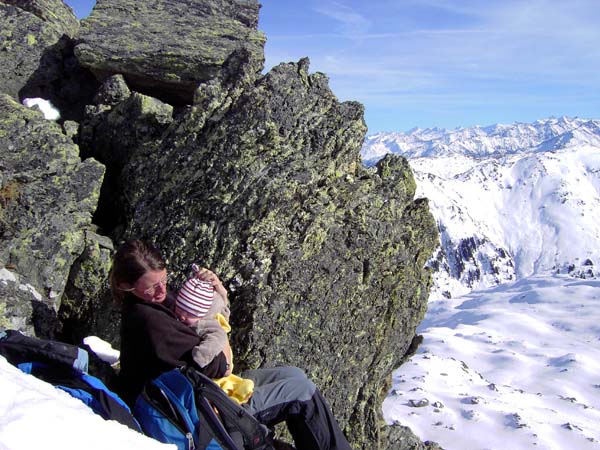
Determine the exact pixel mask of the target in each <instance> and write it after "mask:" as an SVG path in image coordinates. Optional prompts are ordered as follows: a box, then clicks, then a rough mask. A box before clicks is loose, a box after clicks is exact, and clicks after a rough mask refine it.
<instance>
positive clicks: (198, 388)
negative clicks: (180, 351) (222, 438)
mask: <svg viewBox="0 0 600 450" xmlns="http://www.w3.org/2000/svg"><path fill="white" fill-rule="evenodd" d="M181 371H182V373H183V374H184V375H185V376H186V377H187V378H188V379H189V380H190V382H191V383H192V386H194V391H195V393H196V406H197V408H198V411H199V413H201V414H202V415H203V416H204V417H205V418H206V420H207V422H208V423H209V425H210V424H211V422H213V421H216V423H214V424H212V425H211V428H213V427H214V428H215V429H213V432H214V433H216V432H217V431H218V430H217V429H218V427H224V428H225V432H226V435H227V436H229V439H231V436H235V435H236V434H237V433H238V432H239V433H240V434H241V438H242V439H241V441H242V442H241V443H242V445H243V448H244V449H246V450H263V449H264V450H266V449H272V448H273V446H272V441H271V433H270V430H269V429H268V428H267V427H266V426H265V425H263V424H261V423H260V422H259V421H258V420H257V419H256V418H255V417H254V416H253V415H252V414H250V413H249V412H248V411H247V410H246V409H244V408H243V407H241V406H240V405H238V404H237V403H235V402H234V401H232V400H231V399H230V398H229V397H228V396H227V394H225V392H223V390H222V389H221V388H220V387H219V385H217V384H216V383H215V382H213V381H212V380H211V379H210V378H208V377H206V376H205V375H203V374H202V373H200V372H198V371H197V370H196V369H194V368H193V367H190V366H188V367H183V368H182V369H181ZM213 408H215V409H216V410H217V412H218V416H217V415H216V414H215V412H214V409H213ZM219 434H221V433H219ZM231 440H232V439H231ZM225 443H226V444H227V442H225ZM233 445H234V447H233V448H239V444H235V443H233Z"/></svg>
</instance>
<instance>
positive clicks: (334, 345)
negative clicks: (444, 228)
mask: <svg viewBox="0 0 600 450" xmlns="http://www.w3.org/2000/svg"><path fill="white" fill-rule="evenodd" d="M211 92H213V94H215V96H214V97H213V98H218V99H219V101H218V103H219V104H221V105H223V104H227V105H228V107H227V109H226V112H225V113H224V112H223V110H219V108H218V107H216V108H213V111H215V112H216V111H219V112H218V113H215V114H216V117H217V119H215V118H214V117H212V116H211V115H210V114H209V115H208V116H207V114H206V109H205V108H199V107H195V108H192V109H191V110H190V111H189V112H188V113H187V115H185V116H184V117H182V118H181V119H180V120H179V121H178V122H176V123H174V124H173V125H172V126H171V127H170V128H169V130H168V132H167V133H166V134H165V135H164V136H163V137H162V142H161V145H160V147H159V148H157V149H155V150H154V151H153V152H147V153H143V154H138V155H136V156H134V157H133V158H132V159H131V160H130V161H129V162H128V164H126V165H125V167H124V169H123V187H124V192H125V196H126V197H127V198H128V199H135V200H134V201H133V202H132V204H131V207H132V213H131V215H130V221H129V223H128V224H127V227H126V233H125V235H124V236H121V237H148V238H151V239H152V240H154V241H155V242H157V243H158V245H159V246H160V247H161V248H162V249H163V251H164V252H165V253H166V255H167V256H168V258H169V262H170V264H171V266H172V267H173V268H174V269H175V272H176V273H177V272H183V271H185V270H186V269H187V267H188V266H189V264H190V263H191V262H194V261H195V262H200V263H201V264H204V265H206V266H209V267H212V268H214V269H215V270H216V271H217V272H218V273H219V274H220V275H221V276H222V277H223V279H224V280H225V282H226V284H227V286H228V287H229V289H230V290H231V291H232V295H231V299H232V308H233V314H232V317H233V325H234V334H233V340H234V348H235V349H236V352H237V355H236V358H237V361H238V363H237V366H238V367H239V368H240V370H241V369H243V368H245V367H248V368H256V367H264V366H272V365H281V364H291V365H298V366H301V367H302V368H304V369H305V370H306V371H307V372H308V374H309V375H310V376H311V378H312V379H314V380H315V381H316V382H317V384H318V385H319V386H320V387H321V388H322V390H323V392H324V393H325V396H326V397H327V398H328V399H329V401H330V402H331V404H332V407H333V409H334V411H335V413H336V416H337V417H338V419H339V420H340V423H341V424H342V426H343V427H344V428H345V430H346V433H347V434H348V436H349V437H350V439H351V441H352V442H354V443H355V444H356V445H357V448H359V447H360V446H363V447H362V448H377V447H378V446H379V445H382V439H384V437H383V435H381V434H380V431H381V429H382V422H383V420H382V417H381V412H380V405H381V402H382V395H385V394H384V392H385V391H386V378H387V376H388V374H389V373H390V372H391V371H392V369H394V368H395V367H397V365H399V363H400V361H401V360H402V357H403V356H404V353H405V352H406V351H407V349H408V348H409V346H410V344H411V342H412V339H413V337H414V335H415V329H416V326H417V325H418V323H419V322H420V320H421V319H422V318H423V316H424V313H425V309H426V301H427V293H428V289H429V283H430V278H429V273H428V272H427V270H426V269H424V266H425V262H426V261H427V259H428V258H429V256H430V255H431V253H432V251H433V248H434V247H435V245H436V242H437V241H436V240H437V232H436V228H435V222H434V220H433V218H432V216H431V214H430V213H429V208H428V205H427V202H426V201H423V200H418V201H415V200H414V199H413V198H414V193H415V182H414V180H413V177H412V172H411V171H410V168H409V166H408V163H407V162H406V160H404V159H402V158H399V157H393V156H388V157H386V158H384V159H383V160H382V161H381V162H380V163H379V165H378V166H377V167H376V168H374V169H367V168H365V167H363V166H362V164H361V162H360V157H359V150H360V147H361V143H362V141H363V139H364V134H365V132H366V128H365V124H364V120H363V109H362V106H361V105H360V104H358V103H354V102H346V103H340V102H338V100H337V99H336V97H335V96H334V95H333V93H332V92H331V91H330V90H329V87H328V83H327V78H326V77H325V76H324V75H323V74H320V73H315V74H309V73H308V60H306V59H305V60H302V61H300V62H299V63H297V64H294V63H289V64H282V65H279V66H277V67H275V68H273V69H272V70H271V71H270V72H269V73H268V74H267V75H265V76H264V77H263V78H261V79H259V80H258V81H257V82H256V83H255V84H254V85H253V86H251V87H248V88H246V89H245V90H243V91H242V92H241V94H240V95H239V96H238V97H236V98H228V100H225V98H224V97H227V96H226V95H223V91H219V88H218V87H214V89H213V90H212V91H211ZM142 174H143V176H142ZM371 446H372V447H371Z"/></svg>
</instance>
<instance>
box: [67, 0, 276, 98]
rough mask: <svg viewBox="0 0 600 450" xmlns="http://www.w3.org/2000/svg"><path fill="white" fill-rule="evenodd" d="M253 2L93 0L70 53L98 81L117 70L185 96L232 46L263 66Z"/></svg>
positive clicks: (152, 89) (148, 88)
mask: <svg viewBox="0 0 600 450" xmlns="http://www.w3.org/2000/svg"><path fill="white" fill-rule="evenodd" d="M258 10H259V5H258V2H256V1H255V0H210V1H201V2H199V1H194V0H180V1H177V2H174V1H167V0H149V1H144V2H140V1H137V0H98V1H97V2H96V6H95V7H94V10H93V11H92V13H91V15H90V16H89V17H88V18H87V19H85V20H84V21H82V30H81V34H80V36H79V42H80V43H79V44H78V45H77V47H76V48H75V54H76V55H77V57H78V59H79V61H80V62H81V64H82V65H83V66H85V67H88V68H90V69H91V70H92V71H93V72H94V73H95V74H96V76H97V77H98V79H99V80H100V81H104V79H105V78H106V77H108V76H110V75H114V74H122V75H124V76H125V78H126V80H127V82H128V84H129V86H130V87H131V88H133V89H134V90H136V91H138V92H141V93H145V94H149V95H152V96H154V97H157V98H160V99H162V100H165V101H168V102H170V103H173V104H190V103H191V102H192V99H193V94H194V91H195V89H196V87H197V86H198V84H199V83H201V82H204V81H208V80H210V79H213V78H215V77H217V76H218V75H219V72H220V71H221V68H222V66H223V64H224V63H225V62H226V61H227V60H228V59H229V58H237V56H236V55H237V54H238V53H247V54H249V55H250V57H249V59H250V65H251V66H252V70H253V71H254V72H256V73H259V72H260V71H261V69H262V66H263V62H264V54H263V47H264V43H265V37H264V35H263V34H262V33H261V32H260V31H258V30H257V24H258Z"/></svg>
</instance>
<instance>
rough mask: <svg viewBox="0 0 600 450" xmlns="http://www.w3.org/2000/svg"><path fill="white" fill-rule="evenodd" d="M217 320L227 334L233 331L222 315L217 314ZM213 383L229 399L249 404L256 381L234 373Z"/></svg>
mask: <svg viewBox="0 0 600 450" xmlns="http://www.w3.org/2000/svg"><path fill="white" fill-rule="evenodd" d="M215 319H217V321H218V322H219V325H221V328H223V330H225V332H226V333H229V332H230V331H231V326H230V325H229V322H227V319H225V317H224V316H223V315H222V314H220V313H219V314H216V316H215ZM231 370H233V360H232V361H231ZM213 381H214V382H215V383H217V384H218V385H219V386H220V387H221V389H223V390H224V391H225V393H226V394H227V396H228V397H229V398H231V399H232V400H234V401H235V402H237V403H245V402H247V401H248V399H249V398H250V396H251V395H252V392H253V391H254V381H252V380H248V379H245V378H241V377H238V376H237V375H234V374H233V373H232V374H231V375H228V376H226V377H223V378H218V379H216V380H213Z"/></svg>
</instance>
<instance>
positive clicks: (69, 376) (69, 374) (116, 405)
mask: <svg viewBox="0 0 600 450" xmlns="http://www.w3.org/2000/svg"><path fill="white" fill-rule="evenodd" d="M0 355H2V356H4V357H5V358H6V359H7V360H8V362H10V363H11V364H12V365H14V366H16V367H18V368H19V369H20V370H21V371H22V372H24V373H28V374H30V375H33V376H35V377H36V378H39V379H41V380H44V381H46V382H47V383H50V384H52V385H53V386H55V387H56V388H58V389H61V390H63V391H65V392H67V393H69V394H70V395H71V396H73V397H75V398H77V399H79V400H81V401H82V402H83V403H85V404H86V405H87V406H89V407H90V408H91V409H92V410H93V411H94V412H95V413H96V414H98V415H100V416H101V417H103V418H104V419H106V420H116V421H118V422H120V423H122V424H123V425H126V426H128V427H129V428H131V429H133V430H136V431H138V432H139V431H140V426H139V424H138V423H137V421H136V420H135V418H134V417H133V415H132V414H131V410H130V409H129V407H128V406H127V404H125V402H124V401H123V400H121V398H120V397H119V396H118V395H117V394H115V393H114V392H113V391H111V390H110V389H108V388H107V387H106V385H105V384H104V383H103V382H102V381H101V380H100V379H99V378H96V377H94V376H92V375H90V374H89V373H87V370H88V361H89V354H88V353H87V352H86V351H85V350H84V349H82V348H79V347H76V346H74V345H70V344H65V343H63V342H59V341H52V340H45V339H38V338H34V337H29V336H25V335H24V334H22V333H20V332H19V331H15V330H8V331H5V332H0Z"/></svg>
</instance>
